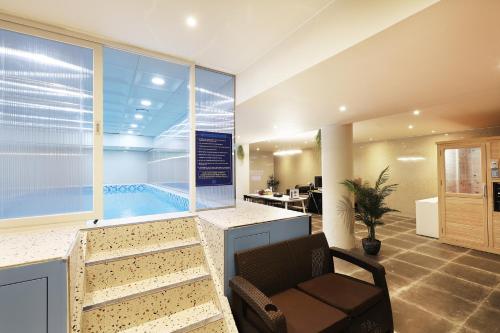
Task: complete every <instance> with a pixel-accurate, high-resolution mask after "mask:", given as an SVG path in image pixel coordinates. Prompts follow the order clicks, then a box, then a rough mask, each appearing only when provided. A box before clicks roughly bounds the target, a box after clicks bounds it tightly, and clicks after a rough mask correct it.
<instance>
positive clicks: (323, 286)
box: [229, 233, 394, 333]
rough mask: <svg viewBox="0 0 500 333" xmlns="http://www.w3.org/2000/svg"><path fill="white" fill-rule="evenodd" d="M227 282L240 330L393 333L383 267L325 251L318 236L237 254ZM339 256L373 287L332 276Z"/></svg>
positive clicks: (337, 251)
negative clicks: (369, 278) (370, 277)
mask: <svg viewBox="0 0 500 333" xmlns="http://www.w3.org/2000/svg"><path fill="white" fill-rule="evenodd" d="M235 257H236V270H237V276H235V277H234V278H233V279H232V280H231V281H230V283H229V284H230V287H231V289H232V291H233V293H232V308H233V313H234V315H235V319H236V322H237V325H238V328H239V330H240V332H264V333H271V332H278V333H313V332H349V333H386V332H393V331H394V329H393V322H392V311H391V303H390V299H389V292H388V289H387V284H386V280H385V270H384V268H383V266H381V265H380V264H378V263H377V262H374V261H372V260H370V259H367V258H365V257H363V256H360V255H356V254H354V253H352V252H350V251H345V250H342V249H338V248H329V247H328V243H327V241H326V238H325V235H324V234H322V233H320V234H316V235H311V236H306V237H301V238H297V239H294V240H289V241H285V242H280V243H276V244H272V245H268V246H264V247H260V248H256V249H252V250H247V251H243V252H239V253H237V254H236V255H235ZM332 257H337V258H340V259H343V260H346V261H348V262H351V263H352V264H355V265H357V266H359V267H361V268H363V269H366V270H368V271H369V272H371V273H372V275H373V280H374V285H372V284H369V283H366V282H364V281H360V280H357V279H354V278H351V277H349V276H345V275H342V274H338V273H335V269H334V263H333V260H332Z"/></svg>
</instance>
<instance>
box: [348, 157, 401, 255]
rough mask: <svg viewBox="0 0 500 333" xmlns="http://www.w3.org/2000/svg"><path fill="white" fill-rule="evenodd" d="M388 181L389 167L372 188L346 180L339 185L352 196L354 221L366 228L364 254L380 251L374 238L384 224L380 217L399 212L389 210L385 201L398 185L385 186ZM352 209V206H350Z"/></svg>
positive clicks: (367, 184) (358, 181)
mask: <svg viewBox="0 0 500 333" xmlns="http://www.w3.org/2000/svg"><path fill="white" fill-rule="evenodd" d="M388 181H389V167H386V168H385V169H384V170H382V172H381V173H380V175H379V176H378V178H377V181H376V182H375V185H374V186H373V187H372V186H371V185H370V184H369V183H368V182H364V183H363V182H361V181H360V180H355V179H346V180H344V181H343V182H342V183H341V184H342V185H344V186H345V187H346V188H347V189H348V190H349V192H351V193H353V194H354V202H355V204H354V208H351V209H353V213H354V220H355V221H360V222H362V223H364V224H365V225H366V227H367V228H368V237H366V238H363V239H362V244H363V249H364V250H365V253H367V254H370V255H376V254H377V253H378V252H379V251H380V241H379V240H378V239H377V238H376V236H375V228H376V226H378V225H382V224H384V223H383V222H382V221H381V219H382V217H383V216H384V215H385V214H387V213H390V212H399V211H398V210H396V209H392V208H389V207H388V206H387V205H386V203H385V199H386V198H387V197H388V196H389V195H390V194H392V193H393V192H394V191H395V190H396V189H397V187H398V184H389V185H385V184H386V183H387V182H388ZM350 207H352V205H351V206H350Z"/></svg>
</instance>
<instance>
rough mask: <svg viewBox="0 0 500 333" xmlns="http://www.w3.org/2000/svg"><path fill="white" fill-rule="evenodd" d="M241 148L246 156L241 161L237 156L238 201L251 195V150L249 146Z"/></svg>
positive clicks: (245, 145) (243, 145) (244, 145)
mask: <svg viewBox="0 0 500 333" xmlns="http://www.w3.org/2000/svg"><path fill="white" fill-rule="evenodd" d="M238 146H239V144H236V147H238ZM241 146H242V147H243V152H244V153H245V156H244V157H243V159H241V160H240V159H239V158H238V156H236V171H235V172H236V200H243V195H245V194H248V193H250V149H249V145H248V144H242V145H241Z"/></svg>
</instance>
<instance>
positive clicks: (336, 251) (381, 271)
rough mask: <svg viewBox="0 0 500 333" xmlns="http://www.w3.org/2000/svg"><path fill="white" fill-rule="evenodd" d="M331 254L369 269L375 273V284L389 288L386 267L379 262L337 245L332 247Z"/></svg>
mask: <svg viewBox="0 0 500 333" xmlns="http://www.w3.org/2000/svg"><path fill="white" fill-rule="evenodd" d="M330 254H331V255H332V256H333V257H336V258H339V259H342V260H345V261H348V262H350V263H351V264H354V265H356V266H359V267H361V268H363V269H365V270H367V271H369V272H370V273H372V275H373V282H374V283H375V285H376V286H378V287H381V288H383V289H385V290H387V282H386V280H385V268H384V266H382V265H380V264H379V263H378V262H376V261H374V260H372V259H370V258H366V257H364V256H362V255H359V254H356V253H353V252H352V251H348V250H344V249H340V248H337V247H331V248H330Z"/></svg>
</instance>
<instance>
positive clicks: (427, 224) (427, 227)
mask: <svg viewBox="0 0 500 333" xmlns="http://www.w3.org/2000/svg"><path fill="white" fill-rule="evenodd" d="M415 205H416V211H417V235H422V236H427V237H433V238H439V213H438V198H437V197H435V198H428V199H422V200H417V201H415Z"/></svg>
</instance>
